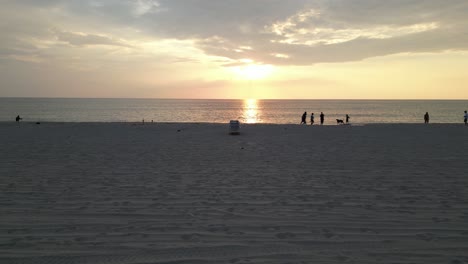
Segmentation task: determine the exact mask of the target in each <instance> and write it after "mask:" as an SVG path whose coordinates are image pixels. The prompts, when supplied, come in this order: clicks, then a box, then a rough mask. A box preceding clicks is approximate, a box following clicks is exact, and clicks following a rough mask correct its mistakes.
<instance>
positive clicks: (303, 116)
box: [301, 112, 307, 125]
mask: <svg viewBox="0 0 468 264" xmlns="http://www.w3.org/2000/svg"><path fill="white" fill-rule="evenodd" d="M306 119H307V112H304V114H302V119H301V125H302V124H307V122H306Z"/></svg>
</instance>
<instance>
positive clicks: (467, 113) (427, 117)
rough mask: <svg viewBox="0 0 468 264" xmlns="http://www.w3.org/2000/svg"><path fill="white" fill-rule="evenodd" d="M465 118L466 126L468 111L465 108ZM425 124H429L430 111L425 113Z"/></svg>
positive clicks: (467, 123)
mask: <svg viewBox="0 0 468 264" xmlns="http://www.w3.org/2000/svg"><path fill="white" fill-rule="evenodd" d="M463 119H464V122H465V126H466V125H468V112H467V111H466V110H465V114H464V115H463ZM424 124H429V112H426V114H424Z"/></svg>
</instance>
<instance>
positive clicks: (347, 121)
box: [346, 114, 350, 124]
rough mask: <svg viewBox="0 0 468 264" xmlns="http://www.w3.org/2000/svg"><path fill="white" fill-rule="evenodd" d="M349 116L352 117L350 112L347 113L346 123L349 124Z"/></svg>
mask: <svg viewBox="0 0 468 264" xmlns="http://www.w3.org/2000/svg"><path fill="white" fill-rule="evenodd" d="M349 118H350V117H349V115H348V114H346V124H348V123H349Z"/></svg>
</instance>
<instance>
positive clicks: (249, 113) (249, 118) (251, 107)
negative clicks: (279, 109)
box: [243, 99, 259, 124]
mask: <svg viewBox="0 0 468 264" xmlns="http://www.w3.org/2000/svg"><path fill="white" fill-rule="evenodd" d="M258 111H259V109H258V102H257V100H256V99H245V100H244V114H243V116H244V122H246V123H248V124H254V123H258V122H259V118H258V114H259V113H258Z"/></svg>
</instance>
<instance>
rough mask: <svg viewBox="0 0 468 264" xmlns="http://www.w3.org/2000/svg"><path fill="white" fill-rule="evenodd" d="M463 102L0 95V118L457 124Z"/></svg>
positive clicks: (467, 105)
mask: <svg viewBox="0 0 468 264" xmlns="http://www.w3.org/2000/svg"><path fill="white" fill-rule="evenodd" d="M464 110H468V100H463V101H455V100H251V99H249V100H189V99H187V100H179V99H72V98H69V99H64V98H0V121H3V122H4V121H14V119H15V117H16V116H17V115H20V116H21V117H23V118H24V119H23V121H26V122H28V121H29V122H38V121H39V122H141V121H142V120H143V119H144V120H145V121H146V122H151V120H153V121H154V122H209V123H227V122H228V121H229V120H231V119H238V120H240V121H241V122H243V123H274V124H299V123H300V120H301V115H302V113H303V112H304V111H307V121H308V122H309V120H310V119H309V117H310V113H312V112H313V113H314V114H315V122H316V123H318V121H319V115H320V112H323V113H324V114H325V124H326V125H334V124H336V119H337V118H339V119H344V118H345V115H346V114H349V115H350V117H351V120H350V121H351V123H353V124H369V123H423V116H424V114H425V113H426V112H429V114H430V118H431V119H430V120H431V123H462V122H463V111H464Z"/></svg>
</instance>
